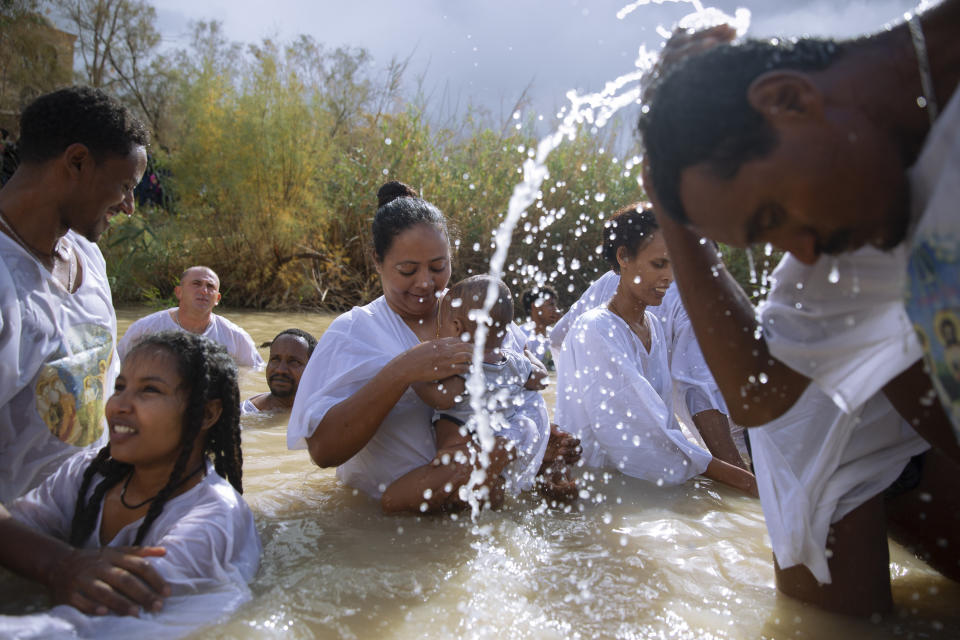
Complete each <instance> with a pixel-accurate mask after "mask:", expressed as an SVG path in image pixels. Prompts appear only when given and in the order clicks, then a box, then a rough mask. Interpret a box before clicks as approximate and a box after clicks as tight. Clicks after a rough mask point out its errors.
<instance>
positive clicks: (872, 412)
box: [750, 385, 930, 583]
mask: <svg viewBox="0 0 960 640" xmlns="http://www.w3.org/2000/svg"><path fill="white" fill-rule="evenodd" d="M750 445H751V448H752V451H753V464H754V468H755V469H756V472H757V487H758V489H759V492H760V505H761V507H763V515H764V518H765V519H766V521H767V531H769V533H770V544H771V546H772V547H773V552H774V554H776V556H777V562H778V563H779V565H780V567H782V568H784V569H786V568H788V567H792V566H794V565H798V564H803V565H806V566H807V568H808V569H810V572H811V573H813V576H814V577H815V578H816V579H817V580H818V581H820V582H821V583H829V582H830V570H829V569H828V567H827V555H826V544H827V534H828V532H829V529H830V524H831V523H833V522H836V521H837V520H840V519H841V518H843V517H844V516H845V515H847V514H848V513H850V512H851V511H853V510H854V509H855V508H857V507H859V506H860V505H861V504H863V503H864V502H866V501H867V500H869V499H870V498H872V497H873V496H875V495H877V494H878V493H880V492H882V491H883V490H884V489H886V488H887V487H888V486H890V484H891V483H892V482H893V481H894V480H896V479H897V477H898V476H899V475H900V473H901V472H902V471H903V468H904V466H906V464H907V461H909V459H910V458H911V457H912V456H915V455H917V454H918V453H921V452H923V451H926V450H927V449H929V448H930V447H929V445H928V444H927V443H926V441H925V440H924V439H923V438H921V437H920V436H918V435H917V433H916V431H914V430H913V429H912V428H911V427H910V425H908V424H907V423H906V422H905V421H904V420H903V419H902V418H901V417H900V414H898V413H897V412H896V411H895V410H894V408H893V406H892V405H891V404H890V402H889V401H888V400H887V398H886V396H885V395H883V394H882V393H878V394H875V395H874V396H872V397H871V398H870V399H869V400H867V402H866V403H864V404H862V405H860V407H858V408H857V409H855V410H854V411H853V412H852V413H846V412H844V411H841V410H840V409H839V407H837V406H836V405H835V404H834V403H833V401H831V400H830V398H829V397H828V396H827V395H826V394H824V393H823V392H822V391H820V389H819V388H818V387H817V386H815V385H808V386H807V389H806V390H805V391H804V393H803V394H802V395H801V396H800V398H799V399H798V400H797V402H796V403H794V405H793V406H792V407H791V408H790V409H789V410H788V411H787V412H786V413H784V414H783V415H782V416H780V417H779V418H777V419H776V420H774V421H773V422H771V423H769V424H767V425H764V426H763V427H761V428H755V429H751V430H750Z"/></svg>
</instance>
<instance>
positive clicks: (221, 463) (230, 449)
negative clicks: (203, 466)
mask: <svg viewBox="0 0 960 640" xmlns="http://www.w3.org/2000/svg"><path fill="white" fill-rule="evenodd" d="M145 350H151V351H162V352H165V353H168V354H170V355H171V356H173V358H174V360H175V361H176V367H177V373H178V374H179V375H180V385H179V387H178V390H179V391H182V392H185V393H186V395H187V402H186V407H185V409H184V412H183V425H182V429H183V430H182V433H181V436H180V455H179V457H178V458H177V461H176V463H175V464H174V466H173V471H172V472H171V473H170V478H169V480H167V484H166V485H165V486H164V487H163V488H162V489H161V490H160V492H159V493H157V495H156V497H155V498H154V499H153V501H152V502H151V503H150V509H149V510H148V511H147V515H146V517H144V519H143V523H142V524H141V525H140V528H139V529H137V538H136V541H135V542H134V544H137V545H139V544H141V543H142V542H143V539H144V536H146V534H147V531H148V530H149V529H150V525H151V524H153V521H154V520H156V519H157V517H158V516H159V515H160V514H161V513H162V512H163V507H164V505H165V504H166V503H167V501H168V500H169V499H170V498H171V496H172V495H173V493H174V491H176V489H177V488H178V487H179V485H180V482H181V481H182V478H183V474H184V473H190V471H192V469H186V465H187V461H188V460H189V459H190V456H191V454H192V453H193V444H194V440H196V437H197V434H198V433H200V427H201V426H202V424H203V415H204V410H205V408H206V405H207V403H208V402H210V401H211V400H220V403H221V412H220V418H219V419H218V420H217V422H216V423H215V424H214V425H213V426H211V427H210V429H209V430H208V431H207V438H206V442H205V443H204V450H203V454H204V457H205V458H206V457H209V456H212V457H213V465H214V469H215V470H216V472H217V474H219V475H220V476H222V477H223V478H226V479H227V480H228V481H229V482H230V484H231V485H233V488H234V489H236V490H237V491H238V492H240V493H243V484H242V469H243V454H242V452H241V449H240V390H239V387H238V385H237V365H236V364H234V362H233V359H232V358H231V357H230V356H229V354H227V351H226V349H225V348H224V347H223V346H221V345H219V344H217V343H216V342H214V341H212V340H210V339H208V338H204V337H203V336H199V335H196V334H193V333H185V332H183V331H165V332H162V333H154V334H149V335H147V336H145V337H143V338H142V339H141V340H140V341H139V342H137V344H136V345H135V346H134V347H133V349H131V351H130V353H129V354H127V358H130V357H131V356H132V355H133V354H134V353H138V352H142V351H145ZM132 472H133V465H131V464H127V463H124V462H120V461H118V460H114V459H113V457H111V455H110V445H109V444H108V445H107V446H105V447H104V448H102V449H101V450H100V451H99V453H97V456H96V458H94V460H93V462H91V463H90V466H89V467H87V469H86V471H85V472H84V474H83V482H82V483H81V485H80V493H79V495H78V496H77V505H76V509H75V511H74V516H73V522H72V523H71V525H70V544H72V545H74V546H80V545H82V544H83V543H84V542H86V540H87V538H89V537H90V534H91V533H92V532H93V528H94V526H95V525H96V522H97V515H98V514H99V513H100V505H101V503H102V502H103V497H104V495H106V493H107V491H108V490H109V489H110V488H111V487H113V486H115V485H116V484H118V483H119V482H120V481H122V480H124V479H125V478H126V477H127V476H128V475H129V474H130V473H132ZM97 473H99V474H100V475H102V476H103V480H101V481H100V483H99V484H98V485H97V487H96V488H95V489H94V490H93V493H92V494H91V496H90V499H89V500H87V499H86V496H87V493H88V491H89V489H90V485H91V483H92V482H93V477H94V475H95V474H97Z"/></svg>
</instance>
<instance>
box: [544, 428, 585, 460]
mask: <svg viewBox="0 0 960 640" xmlns="http://www.w3.org/2000/svg"><path fill="white" fill-rule="evenodd" d="M582 451H583V449H582V448H581V447H580V439H579V438H575V437H573V436H572V435H570V434H569V433H567V432H566V431H562V430H561V429H560V427H558V426H557V425H555V424H551V425H550V439H549V440H548V441H547V450H546V451H545V452H544V454H543V468H544V469H546V468H547V467H549V466H550V465H551V464H552V463H553V461H554V460H563V461H564V462H565V463H566V464H576V463H577V462H579V461H580V453H581V452H582Z"/></svg>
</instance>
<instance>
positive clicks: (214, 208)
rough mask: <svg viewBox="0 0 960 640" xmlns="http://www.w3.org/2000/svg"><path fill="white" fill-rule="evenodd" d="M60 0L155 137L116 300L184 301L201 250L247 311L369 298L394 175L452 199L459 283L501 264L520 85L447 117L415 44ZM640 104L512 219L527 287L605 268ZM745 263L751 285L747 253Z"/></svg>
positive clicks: (105, 81) (512, 278) (115, 261)
mask: <svg viewBox="0 0 960 640" xmlns="http://www.w3.org/2000/svg"><path fill="white" fill-rule="evenodd" d="M14 1H15V0H14ZM50 6H51V7H53V10H58V11H59V12H60V14H61V15H65V16H67V18H68V19H69V21H70V24H71V25H72V27H70V28H72V29H73V30H74V31H76V32H78V33H79V38H78V41H77V48H78V50H79V52H80V60H81V61H82V64H81V65H80V68H79V71H78V76H79V78H78V81H80V82H84V83H87V84H92V85H94V86H102V87H104V88H105V89H107V90H109V91H111V92H113V93H114V94H116V95H118V96H120V97H121V98H122V99H124V100H125V101H126V102H127V103H128V104H129V105H130V106H131V108H133V109H134V110H135V111H136V112H137V113H139V114H140V115H141V116H142V117H143V118H144V120H145V121H146V122H148V123H149V126H150V127H151V129H152V130H153V133H154V144H153V145H152V148H151V150H150V155H151V158H150V166H149V168H148V172H147V173H148V175H147V176H146V178H145V180H146V182H145V185H146V186H144V185H142V187H143V188H144V189H147V190H148V191H149V197H146V198H141V206H140V207H139V209H138V211H139V215H137V216H134V217H131V218H125V217H122V216H121V217H117V218H114V220H113V225H112V227H111V229H110V230H109V231H108V233H107V234H106V235H105V237H104V240H103V241H101V247H102V249H103V251H104V254H105V256H106V259H107V263H108V272H109V273H110V274H111V279H112V282H111V284H112V286H113V292H114V297H115V299H116V300H117V301H118V302H121V301H122V302H131V301H142V300H148V301H149V300H164V299H167V298H169V297H170V296H171V295H172V289H173V287H174V285H175V284H176V281H177V278H178V276H179V274H180V272H181V271H182V270H183V268H184V267H186V266H188V265H191V264H206V265H208V266H210V267H211V268H213V269H214V270H215V271H217V273H219V274H220V277H221V281H222V282H221V290H222V292H223V294H224V298H225V302H227V303H228V304H230V305H231V306H241V307H251V308H258V309H289V308H326V309H330V310H342V309H345V308H348V307H350V306H352V305H354V304H358V303H362V302H364V301H369V300H371V299H372V298H374V297H375V296H377V295H379V285H378V283H379V280H378V278H377V275H376V271H375V266H374V264H373V261H372V259H371V258H370V255H369V249H368V247H369V246H370V237H369V234H370V231H369V228H370V222H371V219H372V216H373V214H374V212H375V209H376V191H377V188H378V187H379V186H380V184H382V183H383V182H385V181H387V180H400V181H403V182H406V183H408V184H410V185H411V186H413V187H414V188H416V189H417V190H419V191H420V193H421V194H422V195H423V197H425V198H427V199H428V200H430V201H432V202H433V203H434V204H436V205H437V206H438V207H439V208H440V209H441V210H442V211H444V213H446V214H447V216H448V217H449V219H450V221H451V223H452V226H453V228H454V230H455V234H456V235H455V244H456V255H455V258H454V265H455V268H454V274H453V278H454V279H457V278H460V277H462V276H464V275H467V274H469V273H475V272H482V271H486V270H487V264H488V261H489V258H490V256H491V255H492V253H493V246H492V244H491V240H492V235H493V233H494V231H495V230H496V228H497V227H498V225H499V224H500V223H501V222H502V219H503V216H504V215H505V212H506V210H507V204H508V201H509V199H510V195H511V193H512V191H513V187H514V186H515V185H516V184H517V183H518V182H520V180H521V177H522V176H521V175H520V167H521V165H522V163H523V162H524V161H525V160H527V159H528V157H531V156H532V155H533V153H534V150H535V148H536V145H537V142H538V140H537V136H536V133H535V129H536V127H535V126H534V125H535V120H534V118H535V117H536V116H533V115H528V114H527V113H526V112H525V110H524V106H525V100H524V97H523V96H521V97H520V98H519V99H518V100H517V105H516V108H515V109H514V110H513V112H512V113H511V114H510V115H508V116H507V118H506V121H504V122H496V121H495V120H494V118H492V117H491V116H490V114H487V113H484V112H483V111H481V110H479V109H476V108H467V109H465V110H463V111H462V112H460V113H454V114H449V113H448V114H443V115H442V116H439V115H438V114H437V113H436V109H435V108H434V105H433V104H431V99H430V98H429V97H427V96H425V95H424V93H423V91H422V90H418V89H417V87H422V86H423V78H416V77H411V76H412V73H411V71H410V70H408V68H407V67H408V65H407V61H405V60H402V59H395V60H392V61H389V62H388V63H386V64H383V62H382V61H380V62H375V61H374V60H372V59H371V57H370V56H369V54H368V53H367V52H366V51H364V50H363V49H358V48H349V47H340V48H336V49H331V48H327V47H325V46H324V45H323V43H320V42H317V41H315V40H314V39H312V38H311V37H309V36H301V37H300V38H298V39H297V40H295V41H293V42H287V43H281V42H276V41H273V40H264V41H263V42H260V43H258V44H248V45H243V44H239V43H234V42H230V41H229V40H228V39H226V38H225V36H224V34H223V32H222V30H221V28H220V26H219V24H217V23H215V22H213V23H200V24H196V25H194V26H193V36H192V41H191V44H190V45H189V46H187V47H186V48H184V49H182V50H177V51H166V52H161V51H159V49H158V44H159V37H158V34H157V32H156V29H155V25H154V23H155V11H154V9H153V7H152V6H150V5H149V4H148V3H146V2H142V1H139V0H53V1H52V2H51V4H50ZM598 81H599V79H598ZM634 118H635V114H633V113H630V114H627V115H625V116H624V117H623V119H622V120H620V121H619V122H612V123H610V124H608V125H607V126H606V127H605V128H603V129H600V130H597V129H595V128H592V126H591V125H590V124H588V123H585V124H583V125H582V126H581V127H580V129H579V130H578V131H577V135H576V136H574V137H573V138H572V139H570V140H567V141H566V142H564V143H563V144H562V145H561V146H560V147H559V148H557V149H556V150H555V151H554V152H553V153H552V154H551V155H550V157H549V159H548V162H547V165H548V169H549V177H548V178H547V180H546V181H545V182H544V184H543V186H542V189H541V192H540V194H539V197H538V199H537V201H536V202H535V204H534V205H533V206H531V207H530V208H529V209H528V211H527V212H525V214H524V217H523V218H522V219H521V220H520V223H519V224H518V226H517V228H516V230H515V231H514V234H513V241H512V243H511V246H510V251H509V255H508V260H507V267H506V268H507V272H506V274H507V275H506V280H507V282H508V283H509V284H510V285H511V288H512V289H513V290H514V292H515V294H517V295H519V293H520V291H522V290H523V289H524V288H526V287H529V286H532V285H534V284H536V283H550V284H552V285H553V286H554V287H555V288H556V289H557V290H558V291H559V292H560V295H561V298H562V302H563V303H569V302H572V300H573V299H575V297H576V296H577V295H579V293H580V292H582V290H583V289H584V288H585V287H586V286H587V284H589V282H590V281H592V280H593V279H594V278H595V277H596V276H597V275H598V274H599V273H602V272H603V271H605V270H606V265H604V264H602V260H601V259H600V257H599V255H598V252H597V245H598V244H599V243H600V237H601V230H602V224H603V220H605V219H606V218H608V217H609V216H610V215H611V214H612V213H613V212H614V211H615V210H616V209H617V208H619V207H620V206H622V205H624V204H628V203H630V202H633V201H636V200H638V199H640V198H641V197H642V190H641V189H640V187H639V186H638V184H637V178H638V176H639V171H640V168H639V166H638V165H637V159H636V154H637V152H638V150H637V144H636V141H635V139H634V138H633V133H632V132H633V129H634V127H633V119H634ZM733 258H734V263H735V264H736V266H737V273H738V275H739V276H741V279H743V280H744V281H746V280H747V279H748V278H749V275H748V273H747V270H746V266H745V264H746V263H745V260H744V259H743V256H742V254H735V255H734V256H733ZM752 286H753V288H756V287H757V285H752Z"/></svg>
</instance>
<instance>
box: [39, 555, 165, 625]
mask: <svg viewBox="0 0 960 640" xmlns="http://www.w3.org/2000/svg"><path fill="white" fill-rule="evenodd" d="M165 553H166V550H165V549H163V548H162V547H103V548H102V549H72V550H70V551H69V552H67V553H65V554H64V555H63V557H61V558H60V559H59V561H57V562H55V563H53V564H52V565H51V570H50V575H49V576H48V579H47V586H48V587H49V588H50V590H51V591H52V593H53V600H54V602H56V603H58V604H69V605H71V606H73V607H76V608H77V609H79V610H80V611H82V612H83V613H86V614H91V615H106V614H107V613H110V612H113V613H116V614H118V615H129V616H138V615H139V614H140V609H141V607H142V608H143V609H144V610H146V611H149V612H157V611H160V609H161V608H162V607H163V599H164V598H165V597H167V596H169V595H170V587H169V586H168V585H167V583H166V582H165V581H164V579H163V578H162V577H160V574H159V573H157V570H156V569H154V568H153V566H152V565H151V564H150V562H149V561H148V560H147V558H148V557H159V556H162V555H164V554H165Z"/></svg>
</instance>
